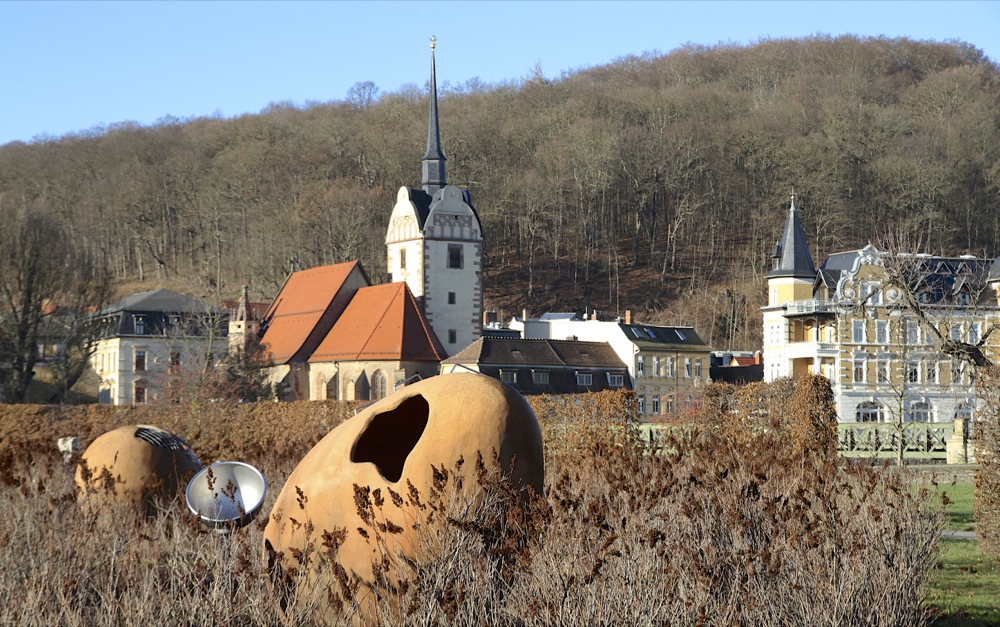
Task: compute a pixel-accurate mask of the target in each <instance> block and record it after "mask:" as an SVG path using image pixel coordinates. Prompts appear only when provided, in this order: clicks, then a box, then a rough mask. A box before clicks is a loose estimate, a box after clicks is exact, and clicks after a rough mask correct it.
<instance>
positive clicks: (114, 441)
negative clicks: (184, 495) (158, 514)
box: [76, 425, 201, 513]
mask: <svg viewBox="0 0 1000 627" xmlns="http://www.w3.org/2000/svg"><path fill="white" fill-rule="evenodd" d="M200 469H201V462H200V461H199V460H198V457H197V456H196V455H195V454H194V451H192V450H191V446H190V445H188V443H187V442H185V441H184V440H183V439H182V438H180V437H179V436H176V435H174V434H172V433H169V432H167V431H164V430H162V429H158V428H156V427H150V426H145V425H130V426H127V427H119V428H118V429H114V430H112V431H108V432H107V433H105V434H103V435H100V436H98V437H97V439H95V440H94V441H93V442H92V443H91V445H90V446H88V447H87V450H86V451H84V452H83V456H82V457H81V459H80V466H79V467H78V468H77V470H76V486H77V490H78V492H79V494H80V497H81V498H82V499H87V500H91V501H93V500H95V499H111V500H115V501H119V502H130V503H135V504H136V505H142V506H144V507H145V508H146V511H147V513H151V512H152V511H153V510H154V509H155V508H154V506H155V500H156V499H157V498H158V497H165V498H173V497H174V496H175V495H176V494H178V493H179V492H180V490H181V489H183V487H184V486H185V485H186V484H187V480H188V479H189V478H190V477H191V476H192V475H193V474H194V473H196V472H197V471H198V470H200Z"/></svg>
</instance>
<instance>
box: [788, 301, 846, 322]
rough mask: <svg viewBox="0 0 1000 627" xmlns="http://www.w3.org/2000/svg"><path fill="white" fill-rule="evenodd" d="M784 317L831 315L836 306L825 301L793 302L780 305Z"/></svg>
mask: <svg viewBox="0 0 1000 627" xmlns="http://www.w3.org/2000/svg"><path fill="white" fill-rule="evenodd" d="M782 309H783V310H784V312H783V313H784V315H785V317H786V318H787V317H789V316H809V315H816V314H831V315H832V314H833V313H835V309H836V306H835V305H834V304H833V303H831V302H828V301H825V300H816V299H815V298H811V299H809V300H795V301H791V302H788V303H785V304H784V305H782Z"/></svg>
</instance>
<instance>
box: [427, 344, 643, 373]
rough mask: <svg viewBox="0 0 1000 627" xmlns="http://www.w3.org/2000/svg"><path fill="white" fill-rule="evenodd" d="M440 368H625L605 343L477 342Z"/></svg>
mask: <svg viewBox="0 0 1000 627" xmlns="http://www.w3.org/2000/svg"><path fill="white" fill-rule="evenodd" d="M441 363H442V364H467V363H477V364H480V365H483V364H488V365H494V366H504V365H507V366H558V367H570V368H625V367H626V366H625V364H624V363H622V360H621V359H620V358H619V357H618V355H617V354H616V353H615V351H614V350H613V349H612V348H611V345H609V344H607V343H606V342H581V341H578V340H522V339H497V338H487V337H484V338H479V339H478V340H476V341H475V342H473V343H472V344H470V345H469V346H467V347H466V348H465V349H463V350H461V351H459V352H458V353H457V354H455V355H453V356H452V357H449V358H448V359H445V360H444V361H443V362H441Z"/></svg>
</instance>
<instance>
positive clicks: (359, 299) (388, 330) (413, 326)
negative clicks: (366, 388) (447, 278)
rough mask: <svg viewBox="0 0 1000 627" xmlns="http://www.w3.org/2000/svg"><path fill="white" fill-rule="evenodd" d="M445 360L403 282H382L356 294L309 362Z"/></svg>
mask: <svg viewBox="0 0 1000 627" xmlns="http://www.w3.org/2000/svg"><path fill="white" fill-rule="evenodd" d="M444 355H445V351H444V349H443V348H442V347H441V343H440V342H439V341H438V338H437V336H436V335H434V331H433V330H431V328H430V325H429V324H427V320H426V318H424V317H423V316H422V315H420V309H419V307H418V306H417V302H416V300H415V299H414V298H413V294H412V293H411V292H410V288H409V287H407V285H406V283H386V284H383V285H373V286H371V287H365V288H361V289H359V290H358V291H357V293H355V295H354V298H352V299H351V303H350V304H349V305H348V306H347V308H346V309H345V310H344V313H342V314H341V315H340V318H338V320H337V322H336V324H334V325H333V329H331V330H330V332H329V333H328V334H327V335H326V337H325V338H324V339H323V341H322V343H320V345H319V347H318V348H317V349H316V350H315V351H314V352H313V354H312V355H311V356H310V357H309V361H310V362H323V361H379V360H401V361H441V358H442V357H444Z"/></svg>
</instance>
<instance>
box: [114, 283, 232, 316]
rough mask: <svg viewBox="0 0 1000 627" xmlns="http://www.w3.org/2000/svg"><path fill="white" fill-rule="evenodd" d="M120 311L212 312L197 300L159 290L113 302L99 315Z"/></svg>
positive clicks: (162, 289) (210, 308) (205, 304)
mask: <svg viewBox="0 0 1000 627" xmlns="http://www.w3.org/2000/svg"><path fill="white" fill-rule="evenodd" d="M120 311H137V312H140V311H141V312H150V313H152V312H162V313H177V314H180V313H207V312H208V311H214V309H213V308H212V307H210V306H209V305H208V304H207V303H205V302H204V301H201V300H198V299H197V298H193V297H191V296H187V295H185V294H179V293H177V292H174V291H171V290H168V289H164V288H162V287H161V288H159V289H155V290H150V291H148V292H139V293H138V294H132V295H130V296H126V297H125V298H123V299H121V300H119V301H117V302H114V303H112V304H110V305H108V306H107V307H105V308H104V309H103V310H101V312H100V313H101V314H109V313H115V312H120Z"/></svg>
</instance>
